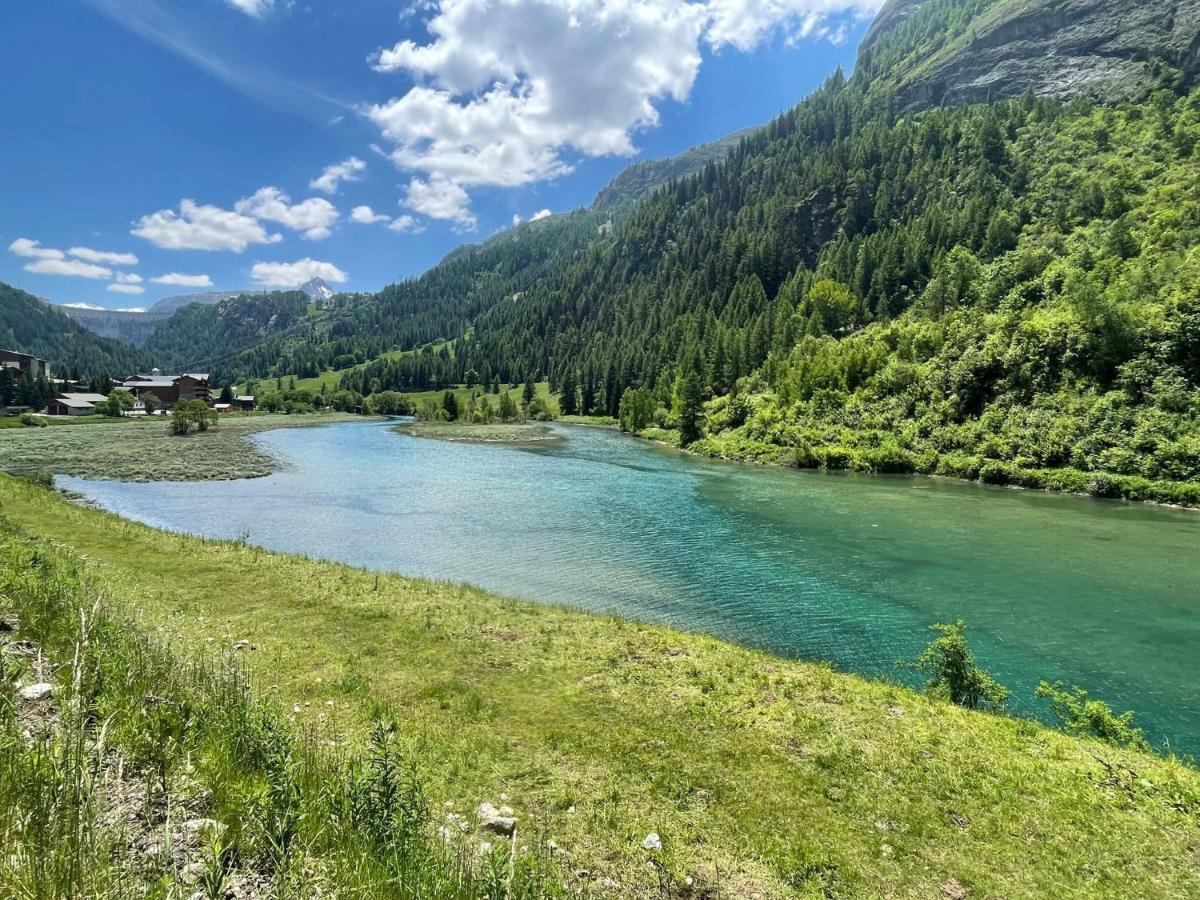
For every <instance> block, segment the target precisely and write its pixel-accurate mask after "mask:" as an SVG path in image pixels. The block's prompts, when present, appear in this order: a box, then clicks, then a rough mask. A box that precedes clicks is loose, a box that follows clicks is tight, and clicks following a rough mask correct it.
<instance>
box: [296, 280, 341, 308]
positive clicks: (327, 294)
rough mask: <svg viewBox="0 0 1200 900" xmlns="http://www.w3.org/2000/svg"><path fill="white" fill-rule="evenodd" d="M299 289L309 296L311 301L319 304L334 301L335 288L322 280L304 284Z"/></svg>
mask: <svg viewBox="0 0 1200 900" xmlns="http://www.w3.org/2000/svg"><path fill="white" fill-rule="evenodd" d="M299 289H300V291H301V293H304V294H307V295H308V297H309V298H310V299H312V300H316V301H318V302H323V301H325V300H332V299H333V296H334V290H333V288H331V287H330V286H329V285H327V284H326V283H325V282H324V281H323V280H322V279H320V278H313V279H310V280H309V281H306V282H304V284H302V285H300V288H299Z"/></svg>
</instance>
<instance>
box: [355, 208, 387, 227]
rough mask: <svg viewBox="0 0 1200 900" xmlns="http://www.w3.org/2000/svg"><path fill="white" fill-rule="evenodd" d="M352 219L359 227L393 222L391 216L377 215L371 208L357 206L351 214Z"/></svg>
mask: <svg viewBox="0 0 1200 900" xmlns="http://www.w3.org/2000/svg"><path fill="white" fill-rule="evenodd" d="M350 218H351V219H352V220H353V221H355V222H357V223H358V224H359V225H375V224H377V223H379V222H390V221H392V217H391V216H385V215H384V214H383V213H377V212H375V210H373V209H371V207H369V206H356V207H354V209H353V210H352V211H351V213H350Z"/></svg>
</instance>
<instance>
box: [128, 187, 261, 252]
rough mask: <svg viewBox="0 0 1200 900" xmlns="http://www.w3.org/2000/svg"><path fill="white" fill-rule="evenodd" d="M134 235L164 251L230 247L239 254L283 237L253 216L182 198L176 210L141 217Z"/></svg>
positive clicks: (135, 227) (224, 248) (228, 248)
mask: <svg viewBox="0 0 1200 900" xmlns="http://www.w3.org/2000/svg"><path fill="white" fill-rule="evenodd" d="M132 233H133V234H134V235H136V236H137V237H140V238H145V239H146V240H148V241H150V242H151V243H152V244H154V245H155V246H157V247H162V248H163V249H166V250H232V251H233V252H235V253H241V252H242V251H243V250H245V249H246V248H247V247H248V246H249V245H251V244H277V243H279V242H280V241H281V240H283V237H282V236H281V235H278V234H270V233H268V232H267V230H266V229H265V228H263V226H262V224H261V223H259V222H258V221H257V220H256V219H255V218H253V217H251V216H248V215H243V214H242V213H241V212H237V211H233V212H231V211H230V210H227V209H221V208H220V207H217V206H201V205H199V204H197V203H196V201H195V200H182V201H180V203H179V212H178V213H176V212H175V211H174V210H170V209H162V210H159V211H158V212H156V213H152V214H150V215H148V216H142V218H141V219H139V220H138V222H137V224H136V225H135V226H134V229H133V232H132Z"/></svg>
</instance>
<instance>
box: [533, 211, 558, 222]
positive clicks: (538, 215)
mask: <svg viewBox="0 0 1200 900" xmlns="http://www.w3.org/2000/svg"><path fill="white" fill-rule="evenodd" d="M552 215H554V213H552V212H550V210H548V209H539V210H538V211H537V212H535V213H534V214H533V215H532V216H530V217H529V221H530V222H540V221H542V219H548V218H550V217H551V216H552Z"/></svg>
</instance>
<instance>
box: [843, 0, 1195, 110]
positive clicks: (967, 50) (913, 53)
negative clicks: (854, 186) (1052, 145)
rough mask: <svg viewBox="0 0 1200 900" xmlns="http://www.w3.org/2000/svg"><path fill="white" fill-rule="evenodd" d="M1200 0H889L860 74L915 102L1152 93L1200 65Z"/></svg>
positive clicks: (866, 44)
mask: <svg viewBox="0 0 1200 900" xmlns="http://www.w3.org/2000/svg"><path fill="white" fill-rule="evenodd" d="M1198 21H1200V0H1156V2H1153V3H1130V2H1128V0H965V2H964V0H888V3H886V4H885V5H884V7H883V8H882V9H881V10H880V12H879V15H878V17H877V18H876V20H875V22H874V23H873V25H872V27H871V29H870V31H868V33H867V35H866V37H865V38H864V40H863V43H862V45H861V47H860V49H859V58H858V64H857V66H856V68H855V72H856V75H857V76H858V77H860V78H863V79H866V80H867V81H870V82H872V83H874V84H877V85H878V84H886V86H887V87H888V88H889V89H890V90H892V91H894V92H895V95H896V98H897V100H898V101H899V103H900V104H901V105H902V106H905V107H913V106H916V107H925V106H930V105H936V104H943V103H944V104H964V103H979V102H987V101H994V100H1000V99H1004V98H1007V97H1017V96H1020V95H1021V94H1023V93H1024V92H1026V91H1032V92H1033V93H1034V94H1037V95H1039V96H1056V97H1068V98H1070V97H1091V98H1094V99H1100V100H1105V101H1110V102H1111V101H1116V100H1128V99H1133V98H1136V97H1140V96H1143V95H1144V94H1145V93H1146V92H1148V91H1149V90H1150V89H1152V88H1153V87H1155V86H1158V85H1161V84H1164V83H1165V84H1169V85H1171V86H1173V87H1180V88H1182V87H1185V86H1187V85H1188V84H1190V83H1191V82H1192V80H1193V79H1194V78H1195V76H1196V74H1197V72H1198V71H1200V42H1198V41H1197V39H1196V23H1197V22H1198Z"/></svg>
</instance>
